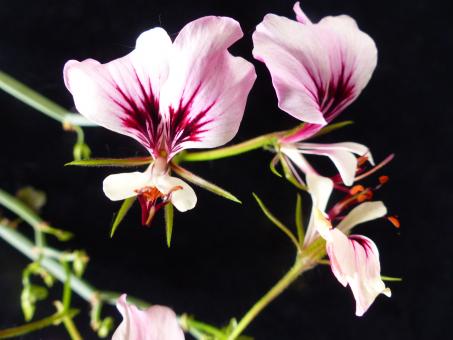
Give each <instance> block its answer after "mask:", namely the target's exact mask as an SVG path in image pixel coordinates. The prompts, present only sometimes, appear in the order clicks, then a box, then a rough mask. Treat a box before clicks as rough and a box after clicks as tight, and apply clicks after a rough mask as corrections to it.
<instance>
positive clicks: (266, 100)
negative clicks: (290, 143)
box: [0, 0, 453, 339]
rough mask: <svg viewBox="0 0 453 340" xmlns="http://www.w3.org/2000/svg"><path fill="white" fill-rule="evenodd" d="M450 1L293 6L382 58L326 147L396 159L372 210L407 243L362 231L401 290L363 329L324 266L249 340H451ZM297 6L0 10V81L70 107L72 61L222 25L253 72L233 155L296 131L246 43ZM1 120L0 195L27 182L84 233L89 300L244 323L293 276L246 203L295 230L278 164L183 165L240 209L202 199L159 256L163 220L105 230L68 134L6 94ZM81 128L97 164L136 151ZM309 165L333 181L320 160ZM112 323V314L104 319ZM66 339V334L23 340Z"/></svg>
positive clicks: (10, 271) (4, 306)
mask: <svg viewBox="0 0 453 340" xmlns="http://www.w3.org/2000/svg"><path fill="white" fill-rule="evenodd" d="M447 3H448V2H447V1H443V2H441V1H431V2H428V1H416V0H412V1H408V0H407V1H406V0H405V1H399V2H396V1H374V2H365V1H360V0H345V1H319V0H318V1H315V0H307V1H304V2H303V4H302V7H303V9H304V10H305V11H306V13H307V15H308V16H309V17H310V18H312V20H314V21H318V20H319V19H321V18H322V17H323V16H326V15H337V14H343V13H344V14H348V15H351V16H352V17H354V18H355V19H356V20H357V21H358V23H359V26H360V27H361V29H362V30H364V31H365V32H367V33H368V34H370V35H371V36H372V37H373V38H374V39H375V41H376V44H377V46H378V50H379V63H378V67H377V69H376V71H375V73H374V76H373V78H372V80H371V82H370V84H369V85H368V86H367V88H366V89H365V91H364V92H363V93H362V95H361V96H360V98H359V99H358V100H357V101H356V102H355V103H354V104H353V105H351V106H350V107H349V108H348V109H347V110H346V112H344V113H343V114H342V115H341V117H340V120H344V119H353V120H354V121H355V124H354V125H353V126H351V127H347V128H345V129H344V130H342V131H337V132H335V133H333V134H331V135H330V136H327V137H325V138H322V140H320V141H346V140H352V141H356V142H361V143H364V144H365V145H367V146H369V147H370V148H371V150H372V151H373V152H374V155H375V158H376V159H377V160H380V159H383V158H384V157H385V156H386V155H387V154H389V153H392V152H394V153H396V159H395V161H394V162H392V163H391V164H390V165H389V166H388V167H387V168H386V169H385V171H384V172H383V173H385V174H387V175H389V176H390V178H391V182H390V183H389V185H388V186H386V187H385V188H384V189H383V190H382V191H381V192H380V193H379V194H378V199H383V200H384V201H385V202H386V205H387V206H388V208H389V210H390V212H391V213H394V214H398V215H399V217H400V220H401V222H402V227H401V229H400V230H397V229H395V228H394V227H392V226H391V225H390V224H389V223H387V222H385V221H384V220H381V221H377V222H373V223H369V224H368V225H366V226H361V227H358V228H357V230H356V232H359V233H364V234H365V235H367V236H370V237H372V238H373V239H374V240H375V242H376V244H377V245H378V247H379V248H380V252H381V264H382V272H383V274H385V275H391V276H402V277H403V278H404V281H403V282H402V283H389V286H390V287H391V289H392V291H393V297H392V298H391V299H387V298H385V297H383V296H381V297H379V298H378V299H377V301H376V302H375V304H374V305H373V306H372V307H371V308H370V310H369V311H368V312H367V313H366V315H365V316H364V317H362V318H357V317H355V316H354V301H353V298H352V294H351V292H350V291H349V289H344V288H342V287H341V285H340V284H339V283H338V282H337V281H336V280H335V278H334V277H333V275H332V274H331V272H330V270H329V268H327V267H318V268H316V269H314V270H312V271H311V272H308V273H307V274H306V275H304V276H303V277H302V278H301V279H299V280H298V281H297V282H296V283H295V284H294V285H292V286H291V288H290V289H288V290H287V291H286V292H285V293H284V294H283V295H282V296H280V297H279V298H278V299H277V300H276V301H275V302H274V303H273V304H272V305H271V306H270V307H269V308H268V309H267V310H266V311H265V312H264V313H263V314H262V315H260V316H259V317H258V319H257V320H256V321H255V322H254V323H252V325H251V326H250V328H248V329H247V331H246V333H247V334H250V335H253V336H255V337H256V339H363V338H366V339H444V338H448V334H449V332H447V331H448V330H449V329H450V327H448V325H447V321H448V320H450V319H451V316H452V315H453V313H452V312H453V311H452V306H453V293H452V279H451V276H452V260H451V258H452V255H453V254H452V251H451V235H452V232H451V228H452V226H451V225H450V216H451V215H450V213H451V202H452V201H453V194H452V191H451V185H450V178H451V177H450V176H451V169H452V168H451V163H452V161H451V151H450V149H451V146H452V141H451V132H450V131H451V129H452V126H453V125H452V123H453V120H452V118H451V112H450V111H451V107H450V105H449V104H450V98H451V93H450V92H451V74H449V69H450V62H451V56H449V53H450V52H451V48H452V46H451V44H452V37H453V32H452V28H451V25H450V24H449V23H448V20H449V12H448V11H447V8H446V7H447V6H446V4H447ZM292 5H293V2H292V1H250V2H246V1H218V2H211V1H190V2H189V1H187V2H185V1H179V2H172V1H138V0H136V1H135V0H129V1H107V0H105V1H101V0H96V1H61V0H55V1H41V0H40V1H19V0H16V1H8V2H7V1H2V4H1V9H0V69H2V70H3V71H5V72H8V73H10V74H11V75H13V76H14V77H16V78H17V79H19V80H21V81H23V82H25V83H26V84H28V85H30V86H31V87H33V88H34V89H36V90H38V91H40V92H42V93H43V94H45V95H46V96H48V97H50V98H52V99H54V100H55V101H57V102H58V103H60V104H62V105H64V106H66V107H68V108H71V107H72V105H73V104H72V98H71V96H70V94H69V93H68V92H67V90H66V89H65V87H64V84H63V80H62V67H63V65H64V63H65V61H66V60H68V59H72V58H74V59H79V60H82V59H85V58H88V57H91V58H94V59H98V60H100V61H101V62H106V61H109V60H112V59H114V58H117V57H120V56H123V55H125V54H127V53H128V52H129V51H130V50H131V49H133V47H134V43H135V39H136V37H137V36H138V35H139V34H140V33H141V32H142V31H144V30H146V29H148V28H151V27H154V26H162V27H164V28H165V29H166V30H167V31H168V32H169V33H170V34H171V35H172V36H173V37H174V36H175V35H176V34H177V32H178V30H180V29H181V28H182V27H183V25H185V24H186V23H188V22H189V21H191V20H193V19H196V18H198V17H201V16H204V15H211V14H214V15H224V16H231V17H233V18H235V19H236V20H238V21H239V22H240V23H241V25H242V28H243V30H244V33H245V37H244V39H242V40H241V41H240V42H238V43H237V44H236V45H235V46H234V47H233V49H232V52H233V53H235V54H240V55H241V56H243V57H245V58H246V59H248V60H250V61H252V62H253V63H254V64H255V66H256V70H257V74H258V80H257V82H256V84H255V86H254V88H253V90H252V92H251V95H250V99H249V101H248V105H247V109H246V112H245V116H244V120H243V124H242V125H241V128H240V131H239V133H238V135H237V136H236V138H235V140H234V141H235V142H238V141H241V140H245V139H247V138H251V137H253V136H256V135H258V134H262V133H266V132H270V131H274V130H277V129H283V128H289V127H291V126H293V125H294V124H295V123H296V121H295V120H294V119H293V118H291V117H290V116H289V115H287V114H286V113H284V112H282V111H279V110H278V109H277V106H276V97H275V94H274V91H273V88H272V85H271V82H270V77H269V74H268V72H267V70H266V69H265V67H264V66H263V65H262V64H261V63H259V62H257V61H254V60H253V58H252V55H251V50H252V40H251V35H252V33H253V30H254V27H255V26H256V25H257V24H258V23H259V22H260V21H261V20H262V18H263V16H264V15H265V14H266V13H276V14H280V15H284V16H288V17H293V13H292ZM0 105H1V107H0V117H1V121H0V145H1V154H0V186H1V187H2V188H4V189H5V190H7V191H9V192H14V191H16V190H17V189H18V188H20V187H21V186H24V185H33V186H35V187H37V188H40V189H44V190H46V192H47V193H48V205H47V206H46V207H45V209H44V211H43V217H44V218H45V219H47V220H49V221H51V222H52V224H54V225H56V226H58V227H61V228H64V229H68V230H71V231H73V232H75V233H76V238H75V239H74V240H73V241H71V242H70V243H69V244H68V247H70V248H81V247H82V248H84V249H86V250H87V252H88V253H89V254H90V255H91V262H90V265H89V267H88V270H87V273H86V278H87V279H88V280H89V281H90V282H91V283H92V284H94V285H95V286H97V287H99V288H102V289H109V290H116V291H123V292H127V293H129V294H131V295H136V296H139V297H142V298H143V299H146V300H148V301H151V302H153V303H159V304H164V305H169V306H171V307H172V308H174V309H175V310H176V311H177V312H178V313H182V312H188V313H192V314H194V315H196V316H197V317H198V318H199V319H200V320H204V321H207V322H212V323H215V324H218V325H221V324H224V323H226V322H227V321H228V319H229V318H230V317H233V316H236V317H238V318H239V317H240V316H241V315H242V314H243V313H244V312H245V311H246V310H247V309H248V308H249V307H250V305H251V304H252V303H253V302H254V301H256V300H257V299H258V298H259V297H260V296H261V295H262V294H264V292H265V291H266V290H267V289H268V288H270V287H271V286H272V285H273V284H274V283H275V282H276V281H277V280H278V279H279V278H280V277H281V276H282V275H283V274H284V272H285V270H287V269H288V268H289V267H290V265H291V262H292V260H293V253H292V251H293V250H292V247H291V244H290V243H289V242H288V241H287V240H286V239H285V238H284V236H282V235H281V233H279V232H278V231H277V230H276V229H275V228H274V227H273V226H271V225H270V223H269V222H268V221H267V220H266V219H265V218H264V217H263V216H262V214H261V213H260V212H259V210H258V208H257V206H256V204H255V203H254V201H253V199H252V197H251V192H252V191H253V192H256V193H258V194H259V195H260V196H261V198H262V199H263V200H264V201H265V202H266V203H267V204H268V205H269V206H270V207H271V209H272V210H273V211H274V212H275V214H276V215H278V216H279V217H280V218H281V219H282V220H283V221H285V222H286V223H288V224H291V223H292V221H293V207H294V202H295V191H294V190H293V188H292V187H291V186H290V185H289V184H288V183H286V182H284V181H283V180H281V179H279V178H277V177H275V176H274V175H272V174H271V173H270V171H269V170H268V162H269V160H270V158H271V154H270V153H266V152H263V151H257V152H254V153H250V154H249V155H246V156H241V157H237V158H234V159H227V160H218V161H213V162H207V163H202V164H188V165H187V167H188V168H189V169H191V170H192V171H194V172H196V173H198V174H200V175H202V176H204V177H205V178H206V179H208V180H211V181H214V182H215V183H217V184H219V185H221V186H223V187H224V188H227V189H228V190H230V191H232V192H233V193H235V194H236V195H238V196H239V197H240V198H241V199H242V200H243V205H242V206H240V205H237V204H234V203H230V202H229V201H225V200H223V199H221V198H218V197H216V196H213V195H212V194H210V193H207V192H205V191H203V190H201V189H197V195H198V202H199V203H198V205H197V207H196V209H194V210H192V211H190V212H188V213H184V214H177V215H176V217H175V223H176V224H175V229H174V239H173V243H172V247H171V249H167V247H166V245H165V241H164V237H165V235H164V228H163V223H162V219H158V220H156V221H155V223H154V225H153V226H152V227H151V228H149V229H146V228H142V227H141V226H140V223H139V218H140V216H139V209H138V208H137V207H136V208H135V209H133V210H132V211H131V213H130V214H129V215H128V217H127V219H126V222H125V223H124V224H123V225H121V226H120V228H119V229H118V231H117V233H116V235H115V237H114V239H112V240H111V239H109V237H108V234H109V228H110V223H111V221H112V216H113V214H114V212H115V211H116V210H117V209H118V204H116V203H113V202H110V201H109V200H108V199H107V198H106V197H105V196H104V195H103V193H102V190H101V182H102V180H103V178H104V177H105V176H106V175H108V174H110V173H112V170H110V169H82V168H68V167H63V165H64V163H66V162H68V161H70V160H71V152H72V151H71V148H72V144H73V142H74V135H72V134H70V133H67V132H64V131H62V129H61V127H60V125H59V124H58V123H57V122H55V121H53V120H51V119H49V118H47V117H45V116H44V115H42V114H40V113H38V112H36V111H34V110H32V109H30V108H28V107H27V106H25V105H24V104H22V103H20V102H19V101H17V100H15V99H13V98H12V97H10V96H8V95H6V94H5V93H0ZM86 131H87V141H88V143H89V144H90V146H91V147H92V150H93V155H94V156H97V157H123V156H134V155H144V154H145V153H144V150H143V149H142V148H141V146H140V145H138V144H137V143H136V142H134V141H133V140H130V139H129V138H127V137H123V136H121V135H116V134H114V133H111V132H110V131H107V130H105V129H101V128H90V129H86ZM319 164H320V165H321V166H322V165H326V169H330V170H332V165H331V164H330V163H329V162H327V161H326V162H323V161H320V163H319ZM330 170H327V171H330ZM308 202H309V201H308V200H307V204H306V205H308ZM23 228H24V229H26V228H27V227H26V226H24V227H23ZM54 245H55V246H58V244H57V243H54ZM26 263H27V261H26V260H25V258H24V257H23V256H22V255H21V254H19V253H18V252H17V251H15V250H14V249H12V248H11V247H10V246H9V245H8V244H6V243H4V242H1V243H0V268H1V269H0V270H1V271H0V273H1V274H0V275H1V279H0V301H1V302H0V303H1V307H0V327H1V328H5V327H10V326H12V325H17V324H20V323H22V322H23V319H22V316H21V311H20V307H19V296H20V287H21V270H22V269H23V268H24V266H25V265H26ZM54 291H55V294H54V295H53V296H52V297H53V298H58V296H59V294H60V286H58V285H57V287H56V288H55V289H54ZM74 304H75V306H77V307H80V308H81V309H82V312H81V314H80V315H79V316H78V317H77V320H78V325H79V327H80V330H81V331H82V333H83V334H84V336H86V338H95V335H94V333H93V332H91V330H90V329H89V325H88V322H89V319H88V316H87V314H88V306H87V304H86V303H85V302H84V301H82V300H80V299H78V298H76V299H75V301H74ZM45 305H46V303H44V304H41V305H40V307H39V308H38V315H37V317H43V316H45V315H48V314H49V313H51V312H52V310H51V308H47V309H46V307H45ZM48 305H50V303H48ZM106 312H107V313H109V314H112V315H116V316H118V314H117V312H116V310H115V309H114V308H111V309H106ZM117 320H118V321H119V320H120V319H119V318H118V317H117ZM66 337H67V335H66V333H65V331H64V329H63V328H61V327H60V328H50V329H46V330H43V331H41V332H38V333H34V334H32V335H29V336H25V337H23V338H24V339H38V338H39V339H63V338H66Z"/></svg>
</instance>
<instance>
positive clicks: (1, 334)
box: [0, 309, 78, 339]
mask: <svg viewBox="0 0 453 340" xmlns="http://www.w3.org/2000/svg"><path fill="white" fill-rule="evenodd" d="M77 313H78V311H77V310H75V309H70V310H66V311H63V312H57V313H55V314H54V315H51V316H49V317H46V318H44V319H41V320H38V321H34V322H29V323H27V324H25V325H22V326H18V327H12V328H8V329H3V330H0V339H6V338H13V337H17V336H20V335H24V334H27V333H30V332H33V331H37V330H39V329H42V328H45V327H48V326H51V325H54V324H56V323H59V322H61V321H63V320H64V319H65V318H72V317H74V316H75V315H76V314H77Z"/></svg>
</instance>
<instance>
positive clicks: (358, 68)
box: [253, 4, 377, 125]
mask: <svg viewBox="0 0 453 340" xmlns="http://www.w3.org/2000/svg"><path fill="white" fill-rule="evenodd" d="M295 11H296V15H297V18H298V20H300V21H301V22H303V23H301V22H298V21H293V20H290V19H287V18H285V17H281V16H277V15H274V14H268V15H266V16H265V17H264V20H263V22H262V23H260V24H259V25H258V26H257V28H256V31H255V33H254V34H253V42H254V49H253V55H254V57H255V58H256V59H258V60H260V61H263V62H264V63H265V64H266V66H267V68H268V69H269V71H270V73H271V76H272V82H273V84H274V88H275V90H276V93H277V97H278V103H279V107H280V108H281V109H282V110H284V111H286V112H288V113H289V114H291V115H293V116H294V117H296V118H298V119H300V120H302V121H305V122H309V123H315V124H321V125H323V124H326V123H327V122H329V121H331V120H332V119H333V118H334V117H336V116H337V115H338V114H339V113H340V112H341V111H342V110H343V109H344V108H345V107H346V106H348V105H349V104H350V103H351V102H352V101H354V100H355V99H356V98H357V96H358V95H359V94H360V92H361V91H362V89H363V88H364V87H365V85H366V84H367V83H368V81H369V79H370V77H371V74H372V72H373V70H374V68H375V66H376V62H377V49H376V46H375V44H374V41H373V40H372V39H371V38H370V37H369V36H368V35H367V34H365V33H364V32H362V31H360V30H359V28H358V27H357V24H356V22H355V21H354V19H352V18H351V17H348V16H345V15H342V16H337V17H326V18H324V19H322V20H321V21H320V22H319V23H317V24H311V23H310V22H309V20H308V18H306V16H305V15H304V14H303V12H302V11H301V10H300V7H298V6H297V4H296V6H295Z"/></svg>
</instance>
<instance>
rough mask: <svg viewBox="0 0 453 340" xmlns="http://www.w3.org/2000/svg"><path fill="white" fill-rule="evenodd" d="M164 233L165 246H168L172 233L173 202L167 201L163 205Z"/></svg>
mask: <svg viewBox="0 0 453 340" xmlns="http://www.w3.org/2000/svg"><path fill="white" fill-rule="evenodd" d="M164 209H165V235H166V237H167V247H168V248H170V244H171V236H172V233H173V215H174V209H173V204H171V203H169V204H167V205H165V208H164Z"/></svg>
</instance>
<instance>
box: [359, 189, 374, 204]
mask: <svg viewBox="0 0 453 340" xmlns="http://www.w3.org/2000/svg"><path fill="white" fill-rule="evenodd" d="M372 198H373V192H372V191H365V192H364V193H363V194H360V195H359V196H357V201H358V202H364V201H368V200H370V199H372Z"/></svg>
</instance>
